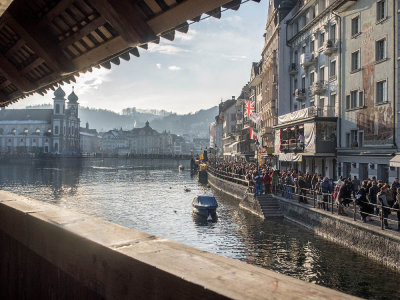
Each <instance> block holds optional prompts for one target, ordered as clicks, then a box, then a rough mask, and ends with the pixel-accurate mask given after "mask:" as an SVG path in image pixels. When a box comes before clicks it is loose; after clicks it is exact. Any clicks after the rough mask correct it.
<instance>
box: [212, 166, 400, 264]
mask: <svg viewBox="0 0 400 300" xmlns="http://www.w3.org/2000/svg"><path fill="white" fill-rule="evenodd" d="M208 172H209V176H208V180H209V183H210V185H211V186H212V187H213V188H215V189H217V190H219V191H221V192H224V193H226V194H227V195H230V196H233V197H234V198H235V199H237V200H238V201H239V202H240V203H239V206H240V207H242V208H244V209H246V210H248V211H250V212H252V213H253V214H255V215H258V216H260V217H261V218H268V217H266V216H265V215H264V213H263V209H262V203H260V200H261V199H259V198H258V197H255V196H254V193H253V192H252V191H251V189H249V184H248V181H247V180H245V179H244V178H240V177H235V176H230V175H229V174H226V173H224V172H216V171H215V170H213V169H212V168H209V169H208ZM298 196H299V195H296V194H293V197H292V198H291V199H287V198H285V197H282V196H281V195H280V194H278V195H273V198H274V199H275V200H278V202H279V209H280V211H281V212H282V215H283V216H284V218H286V219H288V220H291V221H293V222H295V223H297V224H299V225H301V226H304V227H306V228H309V229H310V230H313V231H314V232H315V233H316V234H317V235H319V236H322V237H324V238H326V239H328V240H330V241H333V242H335V243H338V244H340V245H342V246H345V247H347V248H349V249H352V250H354V251H356V252H358V253H361V254H363V255H365V256H367V257H368V258H370V259H372V260H374V261H376V262H378V263H381V264H383V265H385V266H387V267H389V268H391V269H393V270H396V271H398V272H400V233H399V232H398V231H394V230H382V226H381V225H382V220H381V219H380V218H379V217H377V216H376V218H375V219H373V221H371V222H367V223H363V222H362V221H361V219H360V216H359V210H358V207H357V205H355V204H354V203H352V204H353V205H350V206H349V207H346V208H345V211H346V212H347V216H341V215H338V214H337V207H336V205H335V204H334V203H333V202H332V201H330V202H329V206H330V211H324V210H322V209H320V208H318V206H319V205H318V201H317V200H316V197H314V196H311V197H309V199H308V200H309V201H308V203H299V201H298ZM263 200H264V197H263ZM389 221H392V222H393V223H394V220H393V219H391V220H389Z"/></svg>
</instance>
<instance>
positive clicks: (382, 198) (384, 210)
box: [377, 184, 392, 229]
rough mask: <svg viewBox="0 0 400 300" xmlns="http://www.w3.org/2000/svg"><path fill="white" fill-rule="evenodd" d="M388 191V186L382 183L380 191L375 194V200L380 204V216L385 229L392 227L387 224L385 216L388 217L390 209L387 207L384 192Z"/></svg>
mask: <svg viewBox="0 0 400 300" xmlns="http://www.w3.org/2000/svg"><path fill="white" fill-rule="evenodd" d="M387 192H388V186H387V185H386V184H384V185H383V186H382V187H381V191H380V192H379V193H378V195H377V200H378V201H377V202H378V203H379V204H380V205H381V206H382V212H381V214H382V215H381V216H382V217H383V224H384V225H385V228H386V229H392V227H390V226H389V224H388V221H387V218H388V217H389V214H390V209H389V204H388V202H387V198H386V194H387Z"/></svg>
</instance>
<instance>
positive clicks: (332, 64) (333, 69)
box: [329, 60, 336, 78]
mask: <svg viewBox="0 0 400 300" xmlns="http://www.w3.org/2000/svg"><path fill="white" fill-rule="evenodd" d="M335 77H336V60H331V62H330V64H329V78H335Z"/></svg>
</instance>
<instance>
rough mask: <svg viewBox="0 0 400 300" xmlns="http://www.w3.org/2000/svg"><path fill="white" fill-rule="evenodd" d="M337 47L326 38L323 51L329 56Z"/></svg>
mask: <svg viewBox="0 0 400 300" xmlns="http://www.w3.org/2000/svg"><path fill="white" fill-rule="evenodd" d="M337 49H338V48H337V45H336V44H335V43H334V42H333V41H332V40H327V41H326V43H325V45H324V49H323V53H324V54H325V55H327V56H331V55H332V54H333V53H335V52H336V51H337Z"/></svg>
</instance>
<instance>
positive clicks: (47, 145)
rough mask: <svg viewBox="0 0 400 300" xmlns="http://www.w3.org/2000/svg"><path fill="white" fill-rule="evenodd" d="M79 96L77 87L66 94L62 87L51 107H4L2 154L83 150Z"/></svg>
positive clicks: (0, 129)
mask: <svg viewBox="0 0 400 300" xmlns="http://www.w3.org/2000/svg"><path fill="white" fill-rule="evenodd" d="M78 106H79V104H78V97H77V95H76V94H75V92H74V90H73V88H72V92H71V93H70V94H69V95H68V97H67V98H66V94H65V92H64V90H63V89H62V88H61V87H58V88H57V90H56V91H55V92H54V98H53V108H50V109H4V108H3V109H2V110H1V111H0V153H1V154H12V155H15V154H21V155H24V154H25V155H26V154H31V155H38V154H46V153H48V154H64V155H74V154H78V153H79V152H80V135H79V128H80V120H79V116H78Z"/></svg>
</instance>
